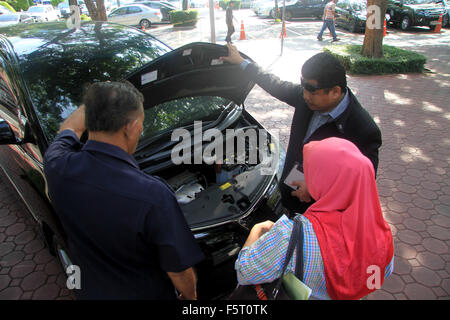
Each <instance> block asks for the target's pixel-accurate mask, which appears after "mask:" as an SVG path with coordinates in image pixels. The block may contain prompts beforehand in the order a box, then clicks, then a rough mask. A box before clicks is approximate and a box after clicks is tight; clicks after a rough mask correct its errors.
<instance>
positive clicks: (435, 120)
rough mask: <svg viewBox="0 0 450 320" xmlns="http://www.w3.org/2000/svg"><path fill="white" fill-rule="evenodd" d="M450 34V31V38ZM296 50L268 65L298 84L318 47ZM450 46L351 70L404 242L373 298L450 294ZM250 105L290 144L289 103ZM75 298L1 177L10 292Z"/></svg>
mask: <svg viewBox="0 0 450 320" xmlns="http://www.w3.org/2000/svg"><path fill="white" fill-rule="evenodd" d="M288 35H289V32H288ZM448 35H449V30H447V31H446V36H447V39H448ZM393 36H395V35H393ZM163 40H164V39H163ZM290 41H291V42H293V41H295V39H292V38H291V39H286V42H287V44H288V45H289V44H292V43H290ZM260 44H261V45H262V46H263V47H264V48H265V49H266V51H267V48H274V46H276V47H277V48H278V42H277V43H274V42H272V43H271V42H267V43H264V42H260ZM172 45H173V44H172ZM173 46H174V47H176V46H175V45H173ZM239 46H241V47H242V48H241V47H239ZM405 46H408V44H406V45H405ZM238 47H239V48H240V49H241V50H242V49H247V50H242V51H244V52H246V53H248V54H249V55H250V56H256V57H257V56H258V52H261V51H259V50H260V49H259V48H257V43H253V42H252V44H251V46H250V44H249V43H247V44H246V43H245V42H243V43H240V44H238ZM288 48H289V46H288V47H287V49H286V51H285V54H284V56H283V58H280V59H273V62H272V63H270V61H269V60H270V59H271V58H270V55H268V56H269V60H267V61H263V62H262V63H261V64H262V65H264V66H269V65H270V66H271V68H272V70H273V71H274V72H275V73H277V74H279V75H280V76H281V77H282V78H283V79H287V80H292V81H298V79H299V69H300V66H301V64H302V61H304V60H306V59H307V58H308V57H309V56H311V55H313V54H314V53H316V52H318V49H317V48H315V49H309V47H308V46H303V48H308V49H301V48H295V47H291V49H288ZM449 48H450V46H449V43H448V42H446V43H438V45H435V46H423V47H420V46H417V47H416V48H415V50H417V51H420V52H422V53H424V54H425V55H426V56H427V57H428V59H429V62H428V64H427V67H428V68H429V69H431V70H432V71H433V73H428V74H424V75H419V74H409V75H388V76H370V77H362V76H351V77H349V87H350V88H351V89H352V90H353V92H354V93H355V94H356V95H357V97H358V99H359V100H360V102H361V104H362V105H363V106H364V107H365V108H366V109H367V110H368V111H369V112H370V113H371V114H372V116H373V117H374V118H375V120H376V121H377V123H378V124H379V126H380V128H381V131H382V134H383V146H382V148H381V150H380V165H379V171H378V178H377V183H378V188H379V194H380V199H381V204H382V208H383V212H384V214H385V217H386V220H387V221H388V222H389V225H390V226H391V228H392V233H393V235H394V243H395V265H394V273H393V274H392V275H391V277H389V278H388V279H387V280H386V282H385V283H384V285H383V287H382V288H381V289H380V290H378V291H376V292H374V293H372V294H371V295H369V296H368V297H367V298H366V299H369V300H372V299H398V300H403V299H447V300H448V299H449V297H450V254H449V247H450V231H449V230H450V125H449V124H450V123H449V122H450V106H449V98H450V94H449V92H450V89H449V88H450V63H449V59H450V58H449V57H450V49H449ZM319 49H320V48H319ZM294 50H295V51H294ZM252 51H253V52H255V53H254V54H253V55H252V54H251V52H252ZM269 51H270V50H269ZM272 51H273V50H272ZM294 52H295V54H294ZM272 57H275V55H272ZM258 62H260V61H258ZM246 107H247V109H248V110H249V111H250V112H251V113H252V114H253V115H254V116H255V118H257V119H258V120H259V121H261V122H262V123H263V124H264V125H265V126H266V128H268V129H269V130H271V131H274V132H275V131H277V132H279V135H280V141H281V142H282V143H283V145H285V146H287V143H288V137H289V128H290V121H291V118H292V110H291V109H290V107H289V106H287V105H285V104H283V103H281V102H279V101H278V100H276V99H274V98H272V97H270V96H269V95H267V94H266V93H265V92H264V91H263V90H261V89H260V88H258V87H255V89H253V91H252V92H251V93H250V95H249V97H248V98H247V100H246ZM72 298H73V296H72V294H71V292H70V291H69V290H67V289H66V288H65V277H64V273H63V272H62V268H61V267H60V266H59V264H58V262H57V260H56V259H55V258H53V257H51V256H50V255H49V253H48V250H47V249H46V248H44V244H43V242H42V240H41V239H40V238H39V237H38V233H37V230H36V225H35V223H34V222H33V221H32V219H31V218H30V216H29V215H28V214H27V212H26V209H25V207H24V206H23V205H22V204H21V203H20V201H19V199H18V197H17V196H16V195H15V194H14V191H13V190H12V188H11V187H10V186H9V184H8V182H7V181H6V179H5V177H3V176H1V177H0V299H72Z"/></svg>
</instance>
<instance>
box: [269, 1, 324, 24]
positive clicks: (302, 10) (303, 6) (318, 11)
mask: <svg viewBox="0 0 450 320" xmlns="http://www.w3.org/2000/svg"><path fill="white" fill-rule="evenodd" d="M328 1H329V0H293V1H289V2H288V1H286V20H291V19H292V18H309V17H317V18H320V17H322V15H323V9H324V8H325V6H326V4H327V3H328ZM278 6H279V8H280V10H281V12H282V10H283V6H282V2H281V1H279V2H278Z"/></svg>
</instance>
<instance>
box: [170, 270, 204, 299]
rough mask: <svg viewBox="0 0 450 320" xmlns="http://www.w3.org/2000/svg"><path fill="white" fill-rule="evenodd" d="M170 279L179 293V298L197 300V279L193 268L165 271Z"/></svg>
mask: <svg viewBox="0 0 450 320" xmlns="http://www.w3.org/2000/svg"><path fill="white" fill-rule="evenodd" d="M167 274H168V275H169V278H170V280H171V281H172V283H173V285H174V286H175V288H176V289H177V290H178V292H179V293H180V296H179V297H178V298H179V299H180V300H197V289H196V283H197V279H196V277H195V272H194V269H193V268H188V269H186V270H184V271H182V272H167Z"/></svg>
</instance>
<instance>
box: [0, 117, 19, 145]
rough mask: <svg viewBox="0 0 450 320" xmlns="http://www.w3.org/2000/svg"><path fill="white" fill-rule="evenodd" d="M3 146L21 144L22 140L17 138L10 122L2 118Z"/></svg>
mask: <svg viewBox="0 0 450 320" xmlns="http://www.w3.org/2000/svg"><path fill="white" fill-rule="evenodd" d="M2 144H20V140H19V139H17V138H16V135H15V134H14V132H13V131H12V129H11V127H10V126H9V124H8V122H6V121H5V120H3V119H1V118H0V145H2Z"/></svg>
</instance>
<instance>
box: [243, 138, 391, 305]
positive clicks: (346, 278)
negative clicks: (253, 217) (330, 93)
mask: <svg viewBox="0 0 450 320" xmlns="http://www.w3.org/2000/svg"><path fill="white" fill-rule="evenodd" d="M303 154H304V155H303V156H304V159H305V160H304V169H305V180H306V184H307V186H308V190H309V191H310V194H311V197H312V198H314V199H315V200H316V202H315V203H314V204H313V205H311V206H310V207H309V208H308V210H307V211H306V212H305V214H304V215H303V216H300V219H301V222H302V223H303V235H301V236H302V237H303V270H304V273H303V274H304V275H303V282H304V283H305V284H306V285H307V286H308V287H310V288H311V290H312V292H311V297H312V298H313V299H325V300H327V299H345V300H349V299H361V298H362V297H364V296H366V295H368V294H369V293H371V292H373V291H375V290H376V289H379V288H381V286H382V284H383V282H384V279H385V278H387V277H388V276H389V275H390V274H391V273H392V271H393V266H394V246H393V238H392V232H391V229H390V228H389V225H388V224H387V222H386V221H385V220H384V217H383V213H382V211H381V206H380V200H379V196H378V191H377V186H376V182H375V170H374V168H373V166H372V163H371V162H370V160H369V159H368V158H367V157H366V156H364V155H363V154H362V153H361V152H360V151H359V150H358V148H357V147H356V146H355V145H354V144H353V143H352V142H350V141H348V140H345V139H341V138H336V137H332V138H327V139H324V140H321V141H312V142H309V143H308V144H306V145H305V147H304V148H303ZM330 159H332V160H330ZM293 225H294V223H293V221H292V220H290V219H288V218H287V217H286V216H285V215H283V216H282V217H281V218H280V219H278V221H277V222H276V223H275V224H274V223H273V222H271V221H265V222H261V223H258V224H256V225H255V226H254V227H253V228H252V230H251V231H250V234H249V236H248V238H247V240H246V242H245V244H244V246H243V248H242V250H241V251H240V253H239V256H238V259H237V260H236V263H235V269H236V272H237V279H238V282H239V284H240V285H249V284H253V285H254V284H261V283H267V282H272V281H274V280H275V279H277V278H279V277H280V276H281V269H282V267H281V266H282V264H283V262H284V260H285V259H286V252H287V248H288V244H289V239H290V236H291V233H292V230H293ZM296 255H297V253H296V251H294V254H293V256H292V258H291V260H290V261H289V263H288V267H287V270H286V272H292V273H295V270H296V261H298V260H297V257H296ZM374 271H375V272H374Z"/></svg>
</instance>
